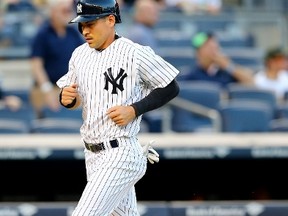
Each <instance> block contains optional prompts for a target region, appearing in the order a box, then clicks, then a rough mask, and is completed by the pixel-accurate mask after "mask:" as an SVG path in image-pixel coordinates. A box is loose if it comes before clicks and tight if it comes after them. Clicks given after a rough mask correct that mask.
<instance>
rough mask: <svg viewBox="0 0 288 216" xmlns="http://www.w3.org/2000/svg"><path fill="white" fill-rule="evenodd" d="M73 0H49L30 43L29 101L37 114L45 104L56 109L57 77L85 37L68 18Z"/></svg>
mask: <svg viewBox="0 0 288 216" xmlns="http://www.w3.org/2000/svg"><path fill="white" fill-rule="evenodd" d="M73 3H74V2H73V0H48V1H47V6H48V10H49V19H48V20H47V21H45V22H44V23H43V25H42V26H41V27H40V28H39V30H38V32H37V34H36V35H35V38H34V39H33V41H32V46H31V56H30V58H31V67H32V75H33V77H34V82H35V86H34V87H33V88H32V91H31V95H30V98H31V103H32V105H33V107H34V109H35V111H36V113H37V115H38V117H41V110H42V108H43V107H44V106H46V107H48V108H50V109H52V110H55V111H56V110H58V109H59V108H60V105H59V101H58V94H59V88H58V87H57V86H56V81H57V80H58V79H59V78H60V77H62V76H63V75H64V74H65V73H66V72H67V71H68V63H69V59H70V57H71V54H72V52H73V51H74V49H75V48H76V47H78V46H79V45H81V44H82V43H83V42H84V40H83V37H82V36H81V35H80V33H79V31H78V29H76V28H75V26H69V25H68V22H69V21H70V19H71V18H72V17H73V15H74V11H73Z"/></svg>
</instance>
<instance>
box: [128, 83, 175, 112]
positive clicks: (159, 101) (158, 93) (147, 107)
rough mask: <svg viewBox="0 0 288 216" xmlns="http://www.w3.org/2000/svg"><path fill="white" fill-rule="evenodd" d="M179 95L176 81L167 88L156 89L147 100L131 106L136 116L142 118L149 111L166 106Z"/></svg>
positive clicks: (144, 99)
mask: <svg viewBox="0 0 288 216" xmlns="http://www.w3.org/2000/svg"><path fill="white" fill-rule="evenodd" d="M178 93H179V86H178V83H177V82H176V80H173V81H172V82H171V83H170V84H169V85H167V86H166V87H165V88H157V89H154V90H153V91H151V93H150V94H148V95H147V96H146V97H145V98H143V99H142V100H140V101H138V102H136V103H133V104H131V106H132V107H133V108H134V110H135V114H136V116H140V115H142V114H144V113H146V112H148V111H151V110H154V109H157V108H159V107H161V106H163V105H164V104H166V103H167V102H169V101H170V100H172V99H173V98H174V97H176V96H177V95H178Z"/></svg>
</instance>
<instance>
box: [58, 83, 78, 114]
mask: <svg viewBox="0 0 288 216" xmlns="http://www.w3.org/2000/svg"><path fill="white" fill-rule="evenodd" d="M59 101H60V103H61V105H62V106H64V107H66V108H68V109H76V108H77V107H79V106H80V104H81V100H80V97H79V95H78V92H77V84H72V85H70V86H65V87H64V88H62V89H61V92H60V95H59Z"/></svg>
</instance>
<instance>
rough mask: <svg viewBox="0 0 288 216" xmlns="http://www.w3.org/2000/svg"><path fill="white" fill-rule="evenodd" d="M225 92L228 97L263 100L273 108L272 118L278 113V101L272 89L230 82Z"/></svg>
mask: <svg viewBox="0 0 288 216" xmlns="http://www.w3.org/2000/svg"><path fill="white" fill-rule="evenodd" d="M227 93H228V98H229V99H250V100H254V101H261V102H264V103H266V104H267V105H269V106H270V108H271V109H272V110H273V113H274V114H273V118H276V117H277V115H278V101H277V98H276V95H275V94H274V92H272V91H269V90H265V89H260V88H258V87H256V86H247V85H243V84H239V83H232V84H229V85H228V87H227Z"/></svg>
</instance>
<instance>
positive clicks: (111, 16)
mask: <svg viewBox="0 0 288 216" xmlns="http://www.w3.org/2000/svg"><path fill="white" fill-rule="evenodd" d="M107 19H108V22H109V24H111V25H113V26H114V25H115V23H116V18H115V16H114V15H112V14H110V15H109V16H108V17H107Z"/></svg>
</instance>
